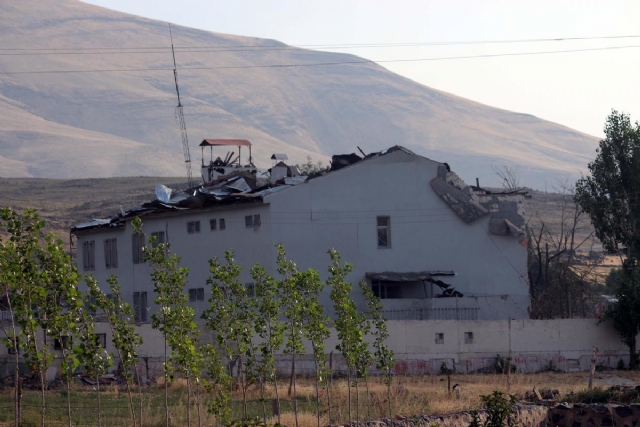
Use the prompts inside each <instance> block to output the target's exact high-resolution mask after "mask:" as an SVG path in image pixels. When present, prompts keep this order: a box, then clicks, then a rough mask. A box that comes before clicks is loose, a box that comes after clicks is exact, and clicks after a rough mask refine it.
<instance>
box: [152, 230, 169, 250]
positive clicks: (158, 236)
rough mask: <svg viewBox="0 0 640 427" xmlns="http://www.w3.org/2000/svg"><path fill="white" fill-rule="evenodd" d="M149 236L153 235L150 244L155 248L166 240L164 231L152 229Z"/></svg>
mask: <svg viewBox="0 0 640 427" xmlns="http://www.w3.org/2000/svg"><path fill="white" fill-rule="evenodd" d="M151 237H155V239H153V243H152V245H151V246H152V247H154V248H157V247H158V245H163V244H165V243H166V242H167V241H166V239H165V234H164V231H154V232H153V233H151Z"/></svg>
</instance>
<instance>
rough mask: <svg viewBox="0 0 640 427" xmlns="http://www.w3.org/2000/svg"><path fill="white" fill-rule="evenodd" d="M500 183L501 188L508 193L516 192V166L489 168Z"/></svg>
mask: <svg viewBox="0 0 640 427" xmlns="http://www.w3.org/2000/svg"><path fill="white" fill-rule="evenodd" d="M491 169H493V173H495V174H496V175H497V176H498V178H499V179H500V181H501V185H502V188H503V189H505V190H508V191H512V190H517V189H519V188H521V187H520V177H519V176H518V166H514V165H511V166H507V165H502V166H491Z"/></svg>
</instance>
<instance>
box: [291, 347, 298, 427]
mask: <svg viewBox="0 0 640 427" xmlns="http://www.w3.org/2000/svg"><path fill="white" fill-rule="evenodd" d="M291 366H292V368H291V371H292V372H293V414H294V417H295V419H296V427H298V395H297V394H296V352H295V350H294V351H293V355H292V358H291Z"/></svg>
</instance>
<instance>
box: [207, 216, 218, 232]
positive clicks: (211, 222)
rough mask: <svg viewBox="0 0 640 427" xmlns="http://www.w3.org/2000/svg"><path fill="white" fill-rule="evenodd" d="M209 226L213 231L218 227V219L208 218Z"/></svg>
mask: <svg viewBox="0 0 640 427" xmlns="http://www.w3.org/2000/svg"><path fill="white" fill-rule="evenodd" d="M209 227H210V228H211V231H215V230H217V229H218V220H217V219H210V220H209Z"/></svg>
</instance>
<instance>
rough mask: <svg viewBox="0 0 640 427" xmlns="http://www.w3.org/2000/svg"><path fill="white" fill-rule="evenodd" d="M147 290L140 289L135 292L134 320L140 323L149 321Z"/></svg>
mask: <svg viewBox="0 0 640 427" xmlns="http://www.w3.org/2000/svg"><path fill="white" fill-rule="evenodd" d="M147 302H148V301H147V292H146V291H138V292H134V293H133V311H134V320H135V321H136V322H138V323H143V322H146V321H147Z"/></svg>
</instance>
